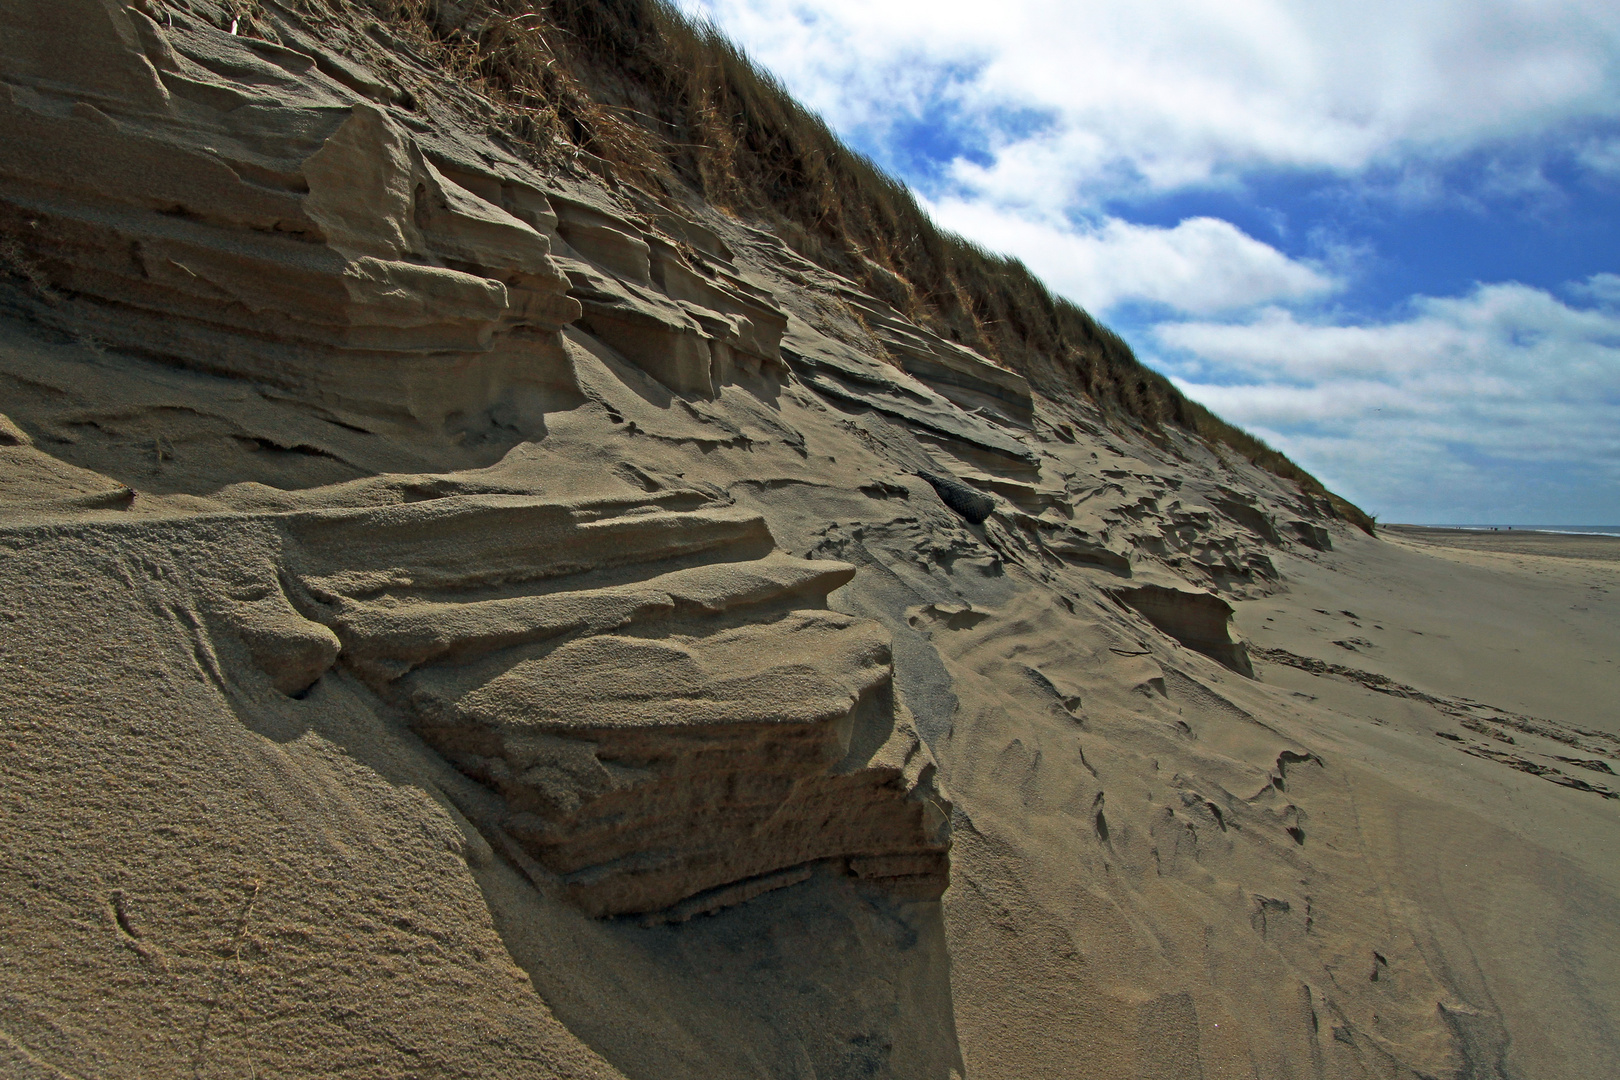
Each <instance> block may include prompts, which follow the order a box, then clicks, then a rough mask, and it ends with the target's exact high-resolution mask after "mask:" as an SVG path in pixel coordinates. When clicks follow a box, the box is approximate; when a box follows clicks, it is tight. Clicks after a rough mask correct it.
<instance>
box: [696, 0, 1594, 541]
mask: <svg viewBox="0 0 1620 1080" xmlns="http://www.w3.org/2000/svg"><path fill="white" fill-rule="evenodd" d="M682 6H683V7H684V8H685V9H686V10H687V11H689V12H691V13H694V14H697V15H699V16H702V17H706V18H709V19H712V20H713V21H714V22H715V23H716V24H717V25H719V26H720V27H721V28H722V29H723V30H725V31H726V32H727V33H728V34H729V35H730V36H731V37H732V38H733V39H735V40H737V41H738V42H739V43H740V44H742V45H743V47H744V48H746V49H747V50H748V51H749V52H750V53H751V54H752V55H753V56H754V57H755V58H756V59H758V60H759V61H760V62H761V63H762V64H764V65H765V66H766V67H767V68H769V69H770V70H772V71H773V72H775V73H776V74H777V75H778V76H779V77H781V79H782V80H783V82H784V83H785V84H786V85H787V86H788V87H789V89H791V90H792V91H793V92H794V93H795V94H797V95H798V96H799V97H800V99H801V100H803V101H805V102H806V103H807V104H809V105H810V106H812V107H813V108H816V109H818V110H819V111H820V112H821V113H822V114H823V115H824V116H825V117H826V118H827V120H828V121H829V123H831V124H832V125H833V127H834V128H835V129H836V130H838V131H839V132H840V134H842V135H843V136H844V137H845V139H846V140H848V141H849V142H850V143H851V144H852V145H854V146H855V147H857V148H858V149H860V150H862V151H864V152H866V153H867V154H869V155H870V156H871V157H873V158H874V159H876V160H877V161H878V162H880V163H881V164H883V165H884V166H886V167H887V168H888V169H890V171H892V172H894V173H895V174H896V175H898V176H899V177H901V178H902V179H904V180H905V181H906V182H908V183H909V184H910V185H911V186H912V188H913V189H914V190H915V191H916V192H917V194H918V196H919V197H920V198H921V199H922V200H923V202H924V203H925V204H926V205H927V206H928V207H929V208H930V210H931V211H932V212H933V214H934V216H935V218H936V219H937V220H938V221H939V222H940V223H941V224H942V225H944V226H946V227H947V228H951V229H954V230H955V231H957V232H960V233H962V234H964V235H966V236H969V237H971V238H973V239H974V240H977V241H979V242H980V243H982V244H984V245H986V246H987V247H990V248H993V249H996V250H1001V251H1005V252H1009V253H1011V254H1015V255H1017V256H1019V257H1020V258H1022V259H1023V260H1024V261H1025V262H1026V263H1027V264H1028V265H1029V266H1030V267H1031V268H1032V269H1034V270H1035V271H1036V272H1037V273H1039V274H1040V275H1041V276H1042V277H1043V278H1044V279H1045V280H1046V281H1047V283H1048V284H1049V285H1051V286H1052V287H1053V288H1054V289H1055V290H1056V291H1058V292H1060V293H1062V294H1064V295H1066V296H1069V297H1071V298H1072V299H1074V300H1076V301H1078V302H1080V303H1081V304H1083V305H1084V306H1086V307H1087V308H1088V309H1089V310H1091V311H1092V312H1093V313H1094V314H1096V315H1097V316H1099V317H1100V318H1102V319H1103V320H1104V321H1105V322H1107V323H1108V324H1109V325H1111V326H1113V327H1114V328H1115V329H1116V330H1119V331H1120V332H1121V333H1122V334H1124V336H1125V337H1126V339H1127V340H1128V341H1130V343H1131V344H1132V346H1133V347H1134V348H1135V349H1136V351H1137V354H1138V355H1139V356H1141V357H1142V358H1143V360H1145V361H1146V362H1148V363H1150V364H1152V365H1154V366H1155V367H1158V368H1159V369H1160V370H1162V371H1164V372H1166V373H1167V374H1169V375H1170V376H1171V377H1172V378H1174V379H1176V381H1177V382H1178V384H1179V385H1180V386H1181V387H1182V389H1183V390H1185V391H1186V392H1187V393H1188V394H1189V395H1191V396H1192V397H1194V398H1197V399H1198V400H1201V401H1203V402H1205V403H1206V404H1208V405H1210V406H1211V407H1213V408H1215V409H1216V410H1217V411H1218V412H1219V413H1221V415H1223V416H1225V417H1227V418H1228V419H1230V420H1232V421H1234V422H1236V423H1239V424H1241V425H1243V426H1244V427H1247V428H1249V429H1250V430H1251V431H1254V432H1256V433H1257V434H1259V435H1261V436H1262V437H1264V438H1266V439H1267V440H1268V441H1270V442H1272V443H1273V444H1274V445H1276V446H1278V447H1279V448H1280V449H1282V450H1284V451H1286V452H1287V453H1289V454H1290V455H1291V456H1293V457H1294V458H1295V459H1296V460H1297V461H1299V462H1300V463H1301V464H1302V465H1304V466H1306V467H1307V468H1309V469H1311V470H1312V471H1313V472H1315V473H1316V474H1317V475H1318V476H1320V477H1321V478H1322V479H1323V480H1324V481H1325V482H1327V483H1328V484H1329V485H1330V486H1331V487H1333V488H1334V489H1335V490H1337V491H1340V492H1342V493H1343V494H1344V495H1346V496H1348V497H1349V498H1351V499H1353V500H1355V501H1357V502H1359V503H1360V504H1361V505H1362V506H1364V507H1366V508H1367V509H1368V510H1370V511H1372V512H1373V513H1375V514H1377V515H1378V516H1379V517H1380V518H1382V519H1384V520H1388V521H1419V522H1503V523H1506V522H1512V523H1515V524H1566V525H1616V524H1620V4H1616V3H1614V2H1613V0H1543V2H1538V3H1527V2H1515V0H1425V2H1424V3H1422V4H1415V5H1414V4H1412V3H1411V0H1402V2H1392V0H1362V2H1359V3H1354V4H1352V3H1348V2H1337V3H1314V4H1311V3H1302V2H1281V0H1277V2H1273V0H1219V2H1215V0H1135V2H1133V3H1131V4H1123V3H1119V2H1117V0H1116V2H1113V3H1099V2H1091V0H1002V2H1001V3H1000V4H998V5H995V6H986V5H984V4H983V3H982V0H975V2H973V3H968V2H967V0H926V2H925V0H881V2H873V0H683V2H682Z"/></svg>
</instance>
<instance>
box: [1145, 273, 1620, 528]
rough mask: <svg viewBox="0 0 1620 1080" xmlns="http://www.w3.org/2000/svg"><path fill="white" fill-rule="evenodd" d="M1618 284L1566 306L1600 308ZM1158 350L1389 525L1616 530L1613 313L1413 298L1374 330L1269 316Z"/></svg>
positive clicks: (1541, 303)
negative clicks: (1539, 523) (1538, 524)
mask: <svg viewBox="0 0 1620 1080" xmlns="http://www.w3.org/2000/svg"><path fill="white" fill-rule="evenodd" d="M1614 277H1615V275H1613V274H1601V275H1596V276H1595V277H1594V278H1592V279H1590V280H1588V281H1587V282H1585V283H1583V285H1582V287H1580V288H1577V289H1572V290H1570V291H1571V292H1574V293H1578V294H1584V295H1587V296H1592V297H1594V298H1606V297H1608V296H1611V295H1612V290H1614V288H1615V281H1614V280H1612V279H1614ZM1154 338H1155V339H1156V341H1157V342H1158V343H1159V345H1160V346H1161V347H1162V348H1163V353H1162V354H1161V356H1160V357H1159V359H1160V361H1161V363H1163V364H1164V365H1165V366H1166V367H1168V368H1169V369H1171V370H1172V371H1175V372H1177V373H1178V378H1177V379H1176V381H1177V383H1178V385H1180V386H1181V388H1182V390H1183V391H1184V392H1186V393H1187V394H1188V395H1189V396H1191V397H1193V398H1195V399H1197V400H1199V401H1201V402H1203V403H1204V404H1206V405H1208V406H1210V407H1211V408H1213V409H1214V410H1215V411H1216V412H1218V413H1220V414H1221V415H1222V416H1225V417H1226V418H1228V419H1229V420H1232V421H1234V422H1236V423H1239V424H1242V425H1244V426H1246V427H1249V428H1250V429H1251V430H1254V431H1256V432H1257V433H1259V434H1261V435H1262V436H1264V437H1267V438H1268V439H1269V440H1271V441H1273V442H1274V443H1275V444H1277V445H1278V447H1279V449H1283V450H1284V451H1286V452H1290V453H1297V454H1300V455H1301V456H1302V457H1303V458H1304V459H1305V460H1309V461H1311V462H1312V463H1313V464H1314V465H1316V466H1317V468H1318V469H1320V471H1321V473H1322V474H1323V477H1324V479H1325V480H1327V481H1328V482H1329V484H1330V486H1331V485H1332V484H1338V485H1339V486H1340V487H1341V488H1342V489H1343V490H1344V491H1345V492H1346V493H1347V494H1349V495H1350V496H1351V497H1352V498H1358V499H1361V500H1363V501H1364V503H1365V504H1366V505H1368V506H1369V507H1371V508H1373V509H1375V510H1383V511H1384V512H1385V513H1386V515H1389V514H1394V515H1396V516H1398V517H1401V518H1404V519H1405V520H1414V519H1418V520H1430V521H1433V520H1441V519H1449V520H1454V521H1455V520H1478V519H1480V518H1481V517H1486V516H1494V517H1496V518H1497V520H1501V519H1502V518H1503V517H1504V516H1507V515H1508V514H1509V508H1515V507H1516V508H1518V509H1519V511H1520V512H1521V513H1522V514H1524V515H1530V516H1529V517H1520V518H1519V519H1518V520H1520V521H1527V520H1532V521H1533V520H1543V521H1545V520H1548V515H1552V516H1553V517H1555V518H1556V517H1558V516H1563V517H1566V518H1567V517H1569V516H1570V515H1576V516H1586V517H1594V516H1595V517H1604V516H1605V515H1607V516H1609V517H1611V518H1613V519H1614V521H1620V422H1617V418H1620V311H1617V310H1615V308H1614V307H1612V306H1610V305H1607V304H1603V303H1601V302H1600V303H1599V304H1597V305H1594V306H1591V307H1584V306H1578V305H1572V304H1569V303H1566V302H1564V301H1562V300H1560V299H1558V298H1557V297H1555V296H1553V295H1552V294H1551V293H1549V292H1546V291H1545V290H1542V289H1535V288H1530V287H1527V286H1524V285H1517V284H1511V283H1510V284H1495V285H1480V286H1477V287H1476V288H1475V289H1474V290H1473V291H1472V292H1471V293H1470V294H1468V295H1467V296H1463V297H1456V298H1420V299H1419V300H1417V301H1416V302H1415V303H1414V304H1413V311H1412V313H1411V315H1410V317H1408V318H1405V319H1402V320H1399V321H1393V322H1387V323H1382V324H1374V325H1363V326H1342V325H1332V324H1324V323H1316V322H1311V321H1307V320H1303V319H1301V318H1299V317H1297V316H1296V315H1294V314H1292V313H1290V312H1287V311H1282V310H1279V309H1268V310H1265V311H1263V312H1261V313H1259V314H1258V315H1256V316H1254V317H1251V318H1248V319H1246V320H1244V321H1241V322H1237V323H1217V322H1211V321H1183V322H1171V323H1161V324H1160V325H1159V326H1158V327H1157V328H1156V329H1155V330H1154ZM1577 480H1579V481H1580V483H1579V485H1576V481H1577ZM1566 484H1567V485H1572V490H1570V491H1568V492H1563V488H1562V486H1561V485H1566ZM1560 492H1563V493H1562V494H1560ZM1555 496H1556V498H1555ZM1559 500H1563V501H1562V502H1560V501H1559ZM1538 507H1539V509H1537V508H1538ZM1491 508H1495V510H1494V513H1492V512H1491ZM1538 515H1539V516H1538ZM1561 523H1563V524H1583V522H1581V521H1574V520H1565V521H1563V522H1561ZM1584 523H1588V524H1612V523H1613V521H1592V522H1584Z"/></svg>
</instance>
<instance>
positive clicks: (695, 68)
mask: <svg viewBox="0 0 1620 1080" xmlns="http://www.w3.org/2000/svg"><path fill="white" fill-rule="evenodd" d="M299 2H300V4H301V6H302V7H303V8H304V9H305V11H307V12H317V11H318V12H319V13H322V14H324V15H325V16H326V17H329V18H334V17H339V18H340V17H341V16H342V15H343V14H347V15H349V16H350V17H351V18H352V17H354V16H357V15H362V14H363V13H369V14H370V15H371V16H373V17H375V18H377V19H379V20H380V21H381V22H383V23H384V24H386V26H387V28H388V29H389V31H390V32H391V33H393V34H395V35H397V36H398V37H399V38H400V39H402V40H403V41H404V42H407V43H408V44H409V46H410V48H411V49H412V50H414V51H415V52H416V53H417V54H418V55H419V57H420V58H421V59H422V60H423V61H425V62H426V63H427V64H428V65H430V66H432V67H433V68H435V69H436V70H437V71H438V72H441V73H442V74H443V75H445V76H448V78H449V80H450V81H451V82H453V83H456V84H458V85H460V86H462V87H464V88H466V89H468V90H470V91H472V92H473V93H475V94H477V95H479V96H480V97H482V98H483V99H485V100H487V101H488V102H492V103H493V104H494V106H495V107H496V110H497V112H498V114H499V115H498V117H497V118H496V120H497V122H498V124H499V126H500V127H502V128H503V129H504V130H505V131H506V132H507V133H508V134H509V135H510V136H512V137H513V138H515V139H516V140H518V141H520V142H522V143H523V144H525V145H526V146H527V147H528V149H529V151H530V152H531V153H532V154H534V155H535V156H537V157H539V158H541V159H544V160H545V161H547V162H548V163H551V164H555V165H563V166H571V167H584V168H588V169H590V170H591V171H593V172H595V173H597V174H598V175H601V176H603V177H606V178H608V179H610V180H612V181H614V182H627V183H632V184H634V185H636V186H637V187H639V188H641V189H642V190H644V191H648V192H650V193H652V194H654V195H655V196H659V197H670V196H676V195H678V194H679V189H680V188H686V189H689V190H691V191H695V192H696V193H697V194H699V195H700V196H702V197H703V198H705V199H708V200H709V201H710V202H711V203H713V204H715V205H718V206H721V207H724V208H726V209H728V210H730V211H732V212H735V213H737V214H739V215H742V216H746V217H748V218H751V219H754V220H756V221H760V222H762V223H765V224H767V225H768V226H769V227H771V228H772V229H773V230H774V231H775V232H776V233H777V234H778V235H779V236H781V237H782V239H783V240H785V241H786V242H787V243H789V244H790V245H791V246H792V247H794V248H795V249H796V250H797V251H798V252H799V253H800V254H802V255H804V256H805V257H807V258H809V259H811V260H812V261H814V262H816V263H818V264H820V265H822V266H825V267H827V268H828V269H831V270H834V271H837V272H838V273H841V274H844V275H846V276H848V277H850V278H852V279H854V280H855V281H857V282H859V283H860V284H861V285H862V286H863V287H864V288H865V289H867V290H868V291H870V292H871V293H872V294H873V295H876V296H878V297H881V298H882V299H884V300H886V301H887V302H889V303H890V304H892V305H893V306H895V307H896V308H898V309H899V310H901V311H903V312H904V313H905V314H906V315H908V316H909V317H910V318H912V319H914V320H916V321H917V322H919V323H920V324H922V325H924V326H927V327H928V328H929V329H931V330H933V331H934V332H936V333H938V334H940V335H942V336H944V337H947V338H950V339H952V340H954V341H957V342H960V343H962V344H964V345H967V346H969V347H971V348H974V349H977V350H978V351H980V352H981V353H983V354H984V355H986V356H989V357H991V358H992V359H993V360H995V361H996V362H997V363H999V364H1002V365H1003V366H1005V367H1008V368H1011V369H1013V370H1015V371H1018V372H1020V373H1021V374H1023V375H1025V376H1026V377H1027V378H1029V380H1030V381H1031V383H1032V384H1034V385H1035V386H1037V387H1038V388H1039V389H1040V390H1041V391H1042V392H1044V393H1046V394H1048V395H1049V396H1053V397H1058V398H1062V397H1064V396H1067V395H1075V394H1083V395H1085V396H1087V397H1089V398H1091V399H1092V400H1093V401H1095V402H1096V403H1097V404H1098V405H1099V406H1100V407H1101V408H1102V409H1103V410H1104V412H1105V413H1107V414H1109V415H1110V416H1112V417H1113V418H1114V419H1115V420H1116V421H1118V422H1122V423H1125V424H1130V425H1133V426H1136V427H1139V428H1141V429H1143V430H1145V431H1147V432H1150V433H1151V432H1154V431H1156V430H1158V429H1160V428H1161V427H1162V426H1163V425H1165V424H1174V425H1177V426H1179V427H1181V428H1183V429H1185V430H1188V431H1192V432H1195V433H1196V434H1198V435H1199V436H1200V437H1202V438H1203V439H1205V440H1206V441H1209V442H1211V443H1213V444H1219V445H1224V446H1226V447H1229V448H1231V449H1232V450H1233V451H1235V452H1237V453H1238V454H1241V455H1242V456H1243V457H1245V458H1247V459H1248V460H1250V461H1252V462H1254V463H1255V464H1257V465H1259V466H1261V467H1263V468H1265V469H1268V470H1269V471H1271V472H1273V473H1275V474H1277V475H1278V476H1282V477H1285V478H1287V479H1290V480H1293V481H1295V482H1297V483H1298V484H1299V485H1300V486H1301V487H1302V488H1303V489H1305V490H1306V491H1308V492H1310V493H1312V494H1315V495H1320V496H1327V497H1329V498H1330V501H1331V502H1332V504H1333V505H1334V507H1335V508H1336V510H1337V511H1338V512H1339V513H1340V514H1341V516H1344V517H1345V518H1347V519H1348V520H1351V521H1353V522H1355V523H1356V524H1358V525H1360V526H1361V527H1362V528H1364V529H1367V530H1368V531H1371V528H1372V519H1371V518H1369V517H1367V515H1365V514H1364V513H1362V512H1361V511H1360V510H1359V509H1357V508H1356V507H1354V506H1352V505H1350V504H1349V503H1347V502H1345V501H1344V500H1342V499H1338V498H1337V497H1336V496H1329V495H1328V493H1327V492H1326V490H1325V489H1324V488H1323V487H1322V485H1321V484H1320V483H1319V482H1318V481H1317V480H1316V479H1315V478H1314V477H1312V476H1311V475H1310V474H1309V473H1307V472H1305V471H1304V470H1303V469H1301V468H1299V467H1298V466H1297V465H1295V464H1294V463H1293V462H1292V461H1290V460H1289V459H1288V458H1287V457H1286V456H1284V455H1283V454H1281V453H1279V452H1278V451H1276V450H1274V449H1272V448H1271V447H1269V446H1267V445H1266V444H1265V443H1263V442H1261V441H1260V440H1258V439H1256V438H1254V437H1253V436H1251V435H1249V434H1248V433H1247V432H1244V431H1242V430H1240V429H1238V428H1236V427H1233V426H1232V425H1230V424H1227V423H1226V422H1225V421H1223V420H1221V419H1220V418H1219V417H1217V416H1215V415H1214V414H1213V413H1211V412H1209V410H1207V409H1205V408H1203V407H1202V406H1200V405H1198V404H1196V403H1195V402H1192V401H1189V400H1187V398H1186V397H1184V396H1183V395H1182V394H1181V393H1180V391H1178V390H1177V389H1176V388H1175V386H1174V385H1172V384H1171V383H1170V381H1169V380H1168V379H1166V378H1165V377H1164V376H1162V375H1160V374H1159V373H1158V372H1155V371H1152V370H1151V369H1149V368H1147V367H1144V366H1143V365H1142V364H1141V363H1139V362H1138V361H1137V359H1136V357H1135V356H1134V355H1133V354H1132V352H1131V349H1130V346H1128V345H1127V344H1126V343H1125V342H1124V341H1123V340H1122V339H1121V338H1120V337H1119V336H1118V335H1117V334H1115V333H1114V332H1113V331H1111V330H1109V329H1107V328H1106V327H1104V326H1101V325H1100V324H1098V323H1097V321H1096V320H1095V319H1093V318H1092V317H1091V316H1090V315H1089V314H1087V313H1086V312H1085V311H1084V310H1083V309H1081V308H1080V307H1079V306H1078V305H1076V304H1073V303H1071V302H1070V301H1068V300H1065V299H1062V298H1060V297H1055V296H1053V295H1052V293H1051V292H1050V290H1048V289H1047V288H1046V286H1045V285H1044V284H1042V283H1041V281H1040V280H1039V279H1038V278H1036V277H1035V275H1034V274H1032V273H1030V271H1029V270H1028V268H1027V267H1025V266H1024V265H1023V264H1022V263H1021V262H1019V261H1018V260H1016V259H1011V258H1007V257H1005V256H1001V255H996V254H993V253H991V252H987V251H985V250H984V249H983V248H981V247H979V246H978V245H976V244H974V243H972V242H971V241H968V240H965V239H963V238H962V237H959V236H955V235H953V234H951V233H948V232H946V231H944V230H942V229H940V228H938V227H937V226H936V225H935V224H934V222H933V221H932V219H930V218H929V216H928V215H927V213H926V212H924V211H923V209H922V208H921V207H920V206H919V205H918V204H917V201H916V199H915V198H914V197H913V196H912V194H911V192H910V191H909V189H907V188H906V187H905V185H903V184H901V183H899V182H898V181H896V180H895V179H894V178H893V177H891V176H889V175H888V174H886V173H885V172H883V170H882V169H880V168H878V167H877V166H876V165H874V164H873V163H872V162H871V161H869V160H868V159H867V158H865V157H864V156H862V155H861V154H859V153H856V152H855V151H853V150H851V149H850V148H849V147H847V146H845V145H844V143H843V142H842V141H841V140H840V139H839V138H838V137H837V136H836V135H835V134H833V132H832V131H831V130H829V129H828V127H827V125H826V124H825V123H824V122H823V121H822V120H821V118H820V117H818V116H816V115H815V114H814V113H812V112H810V111H809V110H807V109H805V108H804V107H803V106H802V105H800V104H799V103H798V102H797V101H795V100H794V99H793V96H792V95H791V94H789V93H788V92H787V91H786V90H785V89H784V88H783V87H782V85H781V84H780V83H779V82H778V81H777V80H776V79H775V78H774V77H773V76H771V75H770V74H769V73H768V72H766V71H764V70H762V69H761V68H760V67H759V66H758V65H757V64H755V63H754V62H753V61H752V60H751V59H750V58H749V57H748V56H747V55H746V54H744V53H743V52H742V51H741V50H740V49H738V48H737V47H736V45H735V44H733V43H732V42H731V41H729V40H728V39H727V38H726V37H725V36H724V35H723V34H721V33H720V32H719V31H718V30H716V29H715V28H714V27H712V26H707V25H702V24H695V23H693V22H691V21H690V20H688V19H686V18H685V17H684V16H683V15H681V14H680V13H679V12H678V11H677V10H676V9H674V8H673V7H672V6H671V5H670V4H668V3H667V2H666V0H299ZM362 2H364V4H365V6H364V8H361V7H359V6H358V5H359V4H361V3H362Z"/></svg>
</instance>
